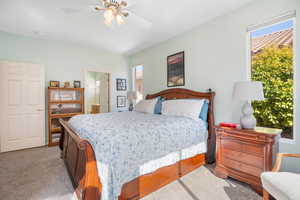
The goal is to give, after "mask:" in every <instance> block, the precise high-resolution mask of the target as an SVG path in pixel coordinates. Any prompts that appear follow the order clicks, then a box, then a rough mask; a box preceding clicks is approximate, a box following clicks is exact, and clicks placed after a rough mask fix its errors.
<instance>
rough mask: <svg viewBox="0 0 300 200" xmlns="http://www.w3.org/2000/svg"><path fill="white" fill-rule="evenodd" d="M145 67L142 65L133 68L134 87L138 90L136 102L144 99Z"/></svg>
mask: <svg viewBox="0 0 300 200" xmlns="http://www.w3.org/2000/svg"><path fill="white" fill-rule="evenodd" d="M143 68H144V67H143V66H142V65H139V66H136V67H134V68H133V89H134V90H135V91H136V92H137V99H136V102H139V101H140V100H142V99H143V92H144V88H143Z"/></svg>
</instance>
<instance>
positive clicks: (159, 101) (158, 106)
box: [154, 97, 165, 115]
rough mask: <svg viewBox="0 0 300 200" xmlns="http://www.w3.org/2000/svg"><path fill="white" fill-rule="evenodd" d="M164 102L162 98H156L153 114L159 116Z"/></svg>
mask: <svg viewBox="0 0 300 200" xmlns="http://www.w3.org/2000/svg"><path fill="white" fill-rule="evenodd" d="M163 101H165V98H163V97H157V103H156V105H155V108H154V114H159V115H160V114H161V107H162V102H163Z"/></svg>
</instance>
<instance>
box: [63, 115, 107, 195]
mask: <svg viewBox="0 0 300 200" xmlns="http://www.w3.org/2000/svg"><path fill="white" fill-rule="evenodd" d="M59 122H60V123H61V125H62V127H63V132H64V133H63V135H64V140H63V154H62V158H63V159H64V161H65V164H66V166H67V170H68V173H69V175H70V178H71V181H72V184H73V187H74V188H75V192H76V195H77V197H78V199H84V200H94V199H95V200H96V199H100V198H101V191H102V185H101V182H100V179H99V177H98V171H97V164H96V158H95V153H94V150H93V148H92V146H91V144H90V143H89V142H88V141H87V140H83V139H81V138H80V137H79V136H78V135H77V134H76V133H74V132H73V130H71V129H70V127H69V126H68V124H67V122H66V121H64V120H62V119H60V120H59Z"/></svg>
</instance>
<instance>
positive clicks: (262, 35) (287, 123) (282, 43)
mask: <svg viewBox="0 0 300 200" xmlns="http://www.w3.org/2000/svg"><path fill="white" fill-rule="evenodd" d="M294 22H295V21H294V18H293V17H292V16H291V15H288V16H285V17H284V18H282V17H281V19H280V20H275V21H273V22H272V23H268V24H267V25H266V24H264V25H263V26H260V27H255V28H252V30H250V31H249V36H250V47H251V50H250V51H251V56H250V57H251V59H250V60H251V65H250V66H251V69H250V74H251V80H253V81H261V82H262V83H263V87H264V95H265V100H264V101H260V102H258V101H257V102H253V104H252V105H253V108H254V115H255V117H256V119H257V126H263V127H270V128H279V129H282V130H283V132H282V137H283V138H288V139H293V124H294V90H293V86H294V80H293V79H294V48H293V43H294V32H295V30H294V25H295V23H294Z"/></svg>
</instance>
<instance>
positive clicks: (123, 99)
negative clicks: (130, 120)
mask: <svg viewBox="0 0 300 200" xmlns="http://www.w3.org/2000/svg"><path fill="white" fill-rule="evenodd" d="M117 107H118V108H124V107H126V96H117Z"/></svg>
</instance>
